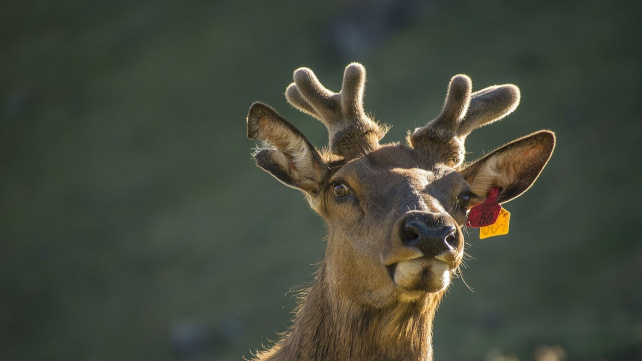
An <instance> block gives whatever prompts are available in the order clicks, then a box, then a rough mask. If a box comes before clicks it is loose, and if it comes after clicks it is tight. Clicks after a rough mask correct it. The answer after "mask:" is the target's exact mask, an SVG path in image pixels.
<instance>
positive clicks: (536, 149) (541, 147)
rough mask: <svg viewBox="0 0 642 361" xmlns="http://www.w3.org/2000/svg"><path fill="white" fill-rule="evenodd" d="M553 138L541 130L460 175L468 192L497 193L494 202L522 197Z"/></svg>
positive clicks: (546, 157)
mask: <svg viewBox="0 0 642 361" xmlns="http://www.w3.org/2000/svg"><path fill="white" fill-rule="evenodd" d="M554 148H555V134H554V133H553V132H551V131H546V130H542V131H539V132H536V133H533V134H531V135H528V136H526V137H523V138H520V139H517V140H514V141H512V142H510V143H508V144H506V145H504V146H503V147H500V148H498V149H496V150H495V151H493V152H491V153H489V154H488V155H486V156H485V157H483V158H481V159H479V160H477V161H475V162H474V163H472V164H470V165H469V166H467V167H465V168H464V169H463V170H461V171H460V173H461V175H462V176H463V177H464V179H465V180H466V181H467V182H468V183H469V184H470V186H471V187H472V191H473V192H474V193H475V194H477V195H480V196H486V194H487V192H488V190H489V189H490V188H491V187H496V188H499V189H500V193H499V196H498V198H497V201H498V202H499V203H505V202H508V201H510V200H512V199H514V198H516V197H518V196H519V195H521V194H522V193H524V192H525V191H526V190H527V189H528V188H529V187H530V186H531V185H532V184H533V183H534V182H535V180H536V179H537V177H538V176H539V174H540V173H541V171H542V169H544V166H545V165H546V163H547V162H548V160H549V159H550V157H551V154H553V149H554Z"/></svg>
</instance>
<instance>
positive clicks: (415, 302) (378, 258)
mask: <svg viewBox="0 0 642 361" xmlns="http://www.w3.org/2000/svg"><path fill="white" fill-rule="evenodd" d="M298 74H299V75H297V73H295V88H294V89H295V90H296V92H295V91H294V90H291V89H292V86H290V88H288V94H289V95H288V100H289V101H290V102H291V103H292V104H293V105H295V106H297V107H299V108H301V109H302V110H304V111H306V112H307V113H310V114H312V115H313V116H315V117H317V118H320V119H321V120H323V121H324V122H326V121H327V120H328V119H329V118H332V117H334V118H333V120H332V121H331V122H329V123H327V124H326V125H328V129H329V131H330V132H331V134H333V133H332V132H334V136H333V137H332V136H331V142H333V141H337V142H338V143H331V147H330V151H329V152H322V153H319V152H318V151H317V150H316V149H314V147H312V146H311V145H310V143H309V142H308V141H307V139H305V137H304V136H303V135H302V134H301V133H300V132H299V131H298V130H297V129H296V128H294V127H293V126H292V125H291V124H290V123H289V122H287V121H286V120H285V119H283V118H281V117H280V116H279V115H278V114H277V113H276V112H275V111H274V110H272V109H271V108H269V107H267V106H265V105H263V104H260V103H256V104H254V105H253V106H252V108H251V109H250V113H249V114H248V118H247V122H248V136H250V137H251V138H254V139H258V140H261V141H264V142H266V143H267V146H266V147H265V148H263V149H261V150H259V151H258V152H257V153H256V154H255V158H256V161H257V164H258V165H259V166H260V167H261V168H263V169H264V170H266V171H268V172H269V173H271V174H272V175H274V176H275V177H276V178H277V179H279V180H280V181H281V182H283V183H284V184H286V185H288V186H290V187H294V188H297V189H300V190H302V191H303V192H304V194H305V196H306V199H307V200H308V202H309V203H310V206H311V207H312V208H313V209H314V210H315V211H316V212H317V213H319V215H320V216H321V217H322V218H323V219H324V220H325V222H326V224H327V228H328V237H327V247H326V251H325V256H324V259H323V261H322V262H321V263H320V265H319V269H318V272H317V276H316V280H315V282H314V285H313V286H312V287H311V288H310V289H308V290H306V291H305V292H304V293H303V296H302V299H301V303H300V305H299V307H298V309H297V312H296V316H295V318H294V321H293V324H292V326H291V328H290V330H289V331H288V332H287V333H285V334H284V335H283V337H282V338H281V340H280V341H278V342H277V343H276V344H275V345H273V346H272V347H271V348H269V349H267V350H265V351H261V352H258V353H257V355H256V360H288V361H290V360H301V361H303V360H319V361H320V360H326V361H328V360H337V361H339V360H341V361H343V360H363V361H365V360H368V361H370V360H404V361H405V360H424V361H426V360H431V359H432V321H433V318H434V314H435V311H436V309H437V307H438V305H439V302H440V301H441V299H442V297H443V295H444V293H445V292H446V289H447V287H448V285H449V284H450V281H451V278H453V277H455V276H456V275H457V273H459V272H460V270H459V267H460V265H461V264H462V259H463V257H464V240H463V234H462V225H463V224H464V222H465V220H466V210H467V208H470V207H472V206H473V205H475V204H478V203H480V202H483V200H484V199H485V195H486V193H487V191H488V190H489V188H490V187H498V188H500V196H499V200H500V201H501V202H506V201H509V200H511V199H513V198H515V197H517V196H519V195H520V194H521V193H522V192H524V191H525V190H526V189H528V188H529V187H530V185H531V184H532V183H533V182H534V181H535V179H536V178H537V176H538V175H539V173H540V172H541V170H542V169H543V167H544V166H545V164H546V162H547V161H548V159H549V157H550V155H551V153H552V151H553V147H554V145H555V138H554V135H553V133H551V132H548V131H541V132H538V133H534V134H532V135H530V136H527V137H524V138H522V139H518V140H516V141H513V142H511V143H509V144H507V145H505V146H503V147H501V148H499V149H497V150H495V151H494V152H492V153H490V154H488V155H486V156H485V157H483V158H481V159H480V160H478V161H476V162H473V163H472V164H469V165H467V166H463V165H462V164H463V163H462V162H463V158H462V157H460V154H461V155H463V154H465V153H464V149H463V141H464V139H465V137H466V136H467V134H468V133H469V132H470V131H472V129H474V128H475V127H477V126H481V125H483V124H486V123H489V122H492V121H494V120H495V119H496V118H499V117H503V116H504V115H506V113H507V112H510V111H512V110H513V109H514V108H515V106H516V102H518V101H519V96H518V95H519V91H514V89H513V88H515V89H516V87H514V86H512V85H511V86H495V87H492V88H488V89H485V90H482V91H479V92H476V93H472V92H471V86H472V85H471V84H472V83H471V82H470V79H469V78H468V77H466V76H462V75H460V76H457V77H455V78H454V79H453V81H451V84H450V86H449V91H448V96H447V100H446V103H445V106H444V110H443V111H442V113H441V115H440V116H439V117H438V118H436V120H435V121H432V122H429V123H428V124H427V126H426V127H425V128H420V129H418V130H416V131H415V132H413V133H412V134H411V136H410V137H409V142H408V144H407V145H404V144H397V143H392V144H386V145H379V140H380V138H379V136H380V135H381V134H377V135H376V136H375V137H374V138H372V137H371V136H372V134H373V133H372V132H373V131H372V128H368V127H373V126H375V125H376V123H371V122H369V120H363V119H360V118H359V117H358V116H357V117H351V116H350V117H347V118H346V119H348V120H350V122H352V121H354V122H355V123H353V124H356V127H353V128H351V126H350V122H347V125H345V124H344V125H345V126H342V128H337V124H343V123H346V121H345V119H344V118H341V117H338V116H337V114H338V113H336V112H335V111H336V109H335V108H333V107H334V105H332V104H342V106H343V108H342V109H341V114H361V113H363V109H362V108H361V107H362V100H361V99H362V96H363V94H362V92H363V83H364V82H365V70H364V69H363V67H362V66H360V65H359V66H357V65H354V64H351V65H350V66H349V67H348V69H346V76H345V77H344V87H343V89H342V92H341V93H340V94H336V93H331V92H330V91H329V90H327V89H325V88H322V86H321V85H320V83H319V82H318V80H317V79H316V76H314V74H313V73H312V72H311V71H310V70H309V69H307V70H300V71H298ZM297 77H298V78H297ZM346 78H348V80H347V81H346V80H345V79H346ZM306 79H307V80H306ZM355 84H356V85H355ZM299 90H300V92H299ZM346 90H347V93H346ZM350 92H353V93H354V94H351V93H350ZM515 94H517V96H515ZM342 97H345V98H342ZM506 97H508V99H505V98H506ZM342 99H344V100H343V101H342ZM333 102H334V103H333ZM483 104H487V105H488V104H490V105H488V110H487V111H486V112H484V111H483V106H482V105H483ZM350 107H352V108H354V109H352V111H351V110H350ZM471 111H472V112H474V114H472V115H471V114H470V112H471ZM364 124H365V125H364ZM462 127H463V128H466V129H463V130H462V129H460V128H462ZM337 129H338V130H337ZM346 129H352V130H351V131H350V132H348V133H349V134H347V133H346V134H347V135H346V134H343V133H342V132H345V130H346ZM341 134H343V135H341ZM337 137H339V138H337ZM449 137H450V138H449ZM342 142H343V143H342ZM333 149H335V150H336V149H342V150H341V151H340V152H339V153H337V152H335V151H333ZM339 183H340V184H342V185H344V186H345V187H347V188H348V189H349V192H347V193H345V192H343V193H340V194H339V195H335V194H334V192H333V188H334V187H333V186H334V185H335V184H339ZM340 188H341V189H343V186H342V187H340ZM462 195H468V196H470V198H471V201H470V202H464V201H462V199H463V198H462ZM466 198H468V197H466ZM414 216H421V217H433V218H434V220H435V221H436V222H438V223H439V222H441V223H440V224H444V225H448V226H452V227H453V228H454V230H455V232H454V233H453V234H452V237H451V238H449V240H450V241H449V243H448V246H445V245H444V244H441V245H440V247H441V248H435V249H436V250H435V251H433V250H432V248H429V247H428V248H426V247H424V248H419V247H418V246H417V247H415V246H410V245H408V244H407V243H405V242H404V235H403V230H404V225H405V224H406V222H407V219H408V217H414ZM431 219H432V218H431Z"/></svg>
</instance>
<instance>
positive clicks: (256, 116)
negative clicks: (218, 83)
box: [247, 102, 328, 195]
mask: <svg viewBox="0 0 642 361" xmlns="http://www.w3.org/2000/svg"><path fill="white" fill-rule="evenodd" d="M247 136H248V138H251V139H258V140H262V141H264V142H265V143H267V144H268V147H264V148H263V149H260V150H258V151H257V152H256V153H255V154H254V155H253V156H254V159H255V160H256V164H257V165H258V166H259V167H261V168H262V169H264V170H265V171H267V172H269V173H270V174H272V175H273V176H274V177H275V178H277V179H278V180H280V181H281V182H283V183H284V184H285V185H287V186H290V187H294V188H298V189H301V190H303V191H304V192H306V193H308V194H310V195H316V194H317V193H318V192H319V190H320V189H321V187H322V186H323V182H324V181H325V178H326V175H327V172H328V165H327V164H326V163H325V162H324V161H323V160H322V159H321V155H320V154H319V152H318V151H317V150H316V149H315V148H314V146H312V144H310V142H309V141H308V140H307V139H306V138H305V136H304V135H303V134H301V132H300V131H299V130H298V129H296V128H295V127H294V126H293V125H292V124H290V123H289V122H288V121H287V120H285V119H283V118H282V117H281V116H280V115H279V114H277V112H276V111H275V110H274V109H272V108H271V107H269V106H268V105H265V104H263V103H259V102H256V103H254V104H252V106H251V107H250V111H249V113H248V115H247Z"/></svg>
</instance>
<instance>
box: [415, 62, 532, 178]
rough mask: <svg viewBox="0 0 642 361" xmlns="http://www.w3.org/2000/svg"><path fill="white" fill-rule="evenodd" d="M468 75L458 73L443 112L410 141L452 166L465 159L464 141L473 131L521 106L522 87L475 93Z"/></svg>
mask: <svg viewBox="0 0 642 361" xmlns="http://www.w3.org/2000/svg"><path fill="white" fill-rule="evenodd" d="M471 91H472V81H471V80H470V78H469V77H468V76H466V75H463V74H460V75H455V76H454V77H453V78H452V79H451V80H450V84H449V85H448V93H447V94H446V101H445V103H444V107H443V109H442V111H441V114H439V116H438V117H437V118H435V119H433V120H432V121H430V122H429V123H428V124H426V125H425V126H424V127H421V128H417V129H415V131H414V133H412V135H410V137H409V140H410V143H411V144H412V146H413V147H414V148H422V149H423V150H425V151H427V152H429V153H432V154H436V156H437V159H440V160H441V161H444V162H445V163H446V164H447V165H449V166H451V167H458V166H460V165H461V164H462V162H463V161H464V154H465V148H464V142H465V140H466V137H467V136H468V134H469V133H470V132H472V131H473V130H475V129H476V128H479V127H481V126H484V125H486V124H490V123H492V122H495V121H497V120H499V119H501V118H503V117H505V116H506V115H508V114H510V113H511V112H512V111H513V110H515V108H517V105H519V99H520V93H519V88H518V87H516V86H515V85H512V84H506V85H495V86H491V87H488V88H485V89H482V90H479V91H477V92H475V93H471Z"/></svg>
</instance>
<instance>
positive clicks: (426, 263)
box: [386, 255, 453, 298]
mask: <svg viewBox="0 0 642 361" xmlns="http://www.w3.org/2000/svg"><path fill="white" fill-rule="evenodd" d="M451 257H452V256H448V255H443V256H442V255H440V256H438V257H418V258H413V259H410V260H404V261H401V262H397V263H394V264H392V265H389V266H387V267H386V268H387V270H388V274H389V275H390V278H391V279H392V281H393V283H394V284H395V285H396V286H397V287H399V288H400V289H401V291H402V293H407V294H408V295H409V296H411V298H414V297H412V296H413V295H414V296H419V295H421V294H425V293H432V292H439V291H442V290H444V289H445V288H446V287H448V285H449V284H450V274H451V271H452V269H453V267H452V263H451V262H450V258H451Z"/></svg>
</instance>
